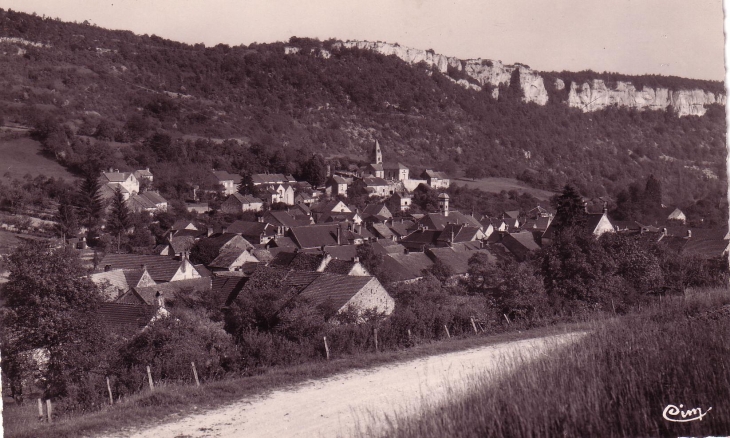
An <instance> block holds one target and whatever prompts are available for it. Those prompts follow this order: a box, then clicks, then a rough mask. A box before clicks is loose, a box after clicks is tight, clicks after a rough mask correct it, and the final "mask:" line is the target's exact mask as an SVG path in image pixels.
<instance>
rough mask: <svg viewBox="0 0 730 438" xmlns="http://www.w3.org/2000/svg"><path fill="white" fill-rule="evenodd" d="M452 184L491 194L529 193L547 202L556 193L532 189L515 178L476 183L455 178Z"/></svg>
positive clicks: (495, 178)
mask: <svg viewBox="0 0 730 438" xmlns="http://www.w3.org/2000/svg"><path fill="white" fill-rule="evenodd" d="M451 183H452V184H459V185H466V186H467V187H470V188H473V189H480V190H483V191H485V192H490V193H500V192H501V191H502V190H505V191H508V192H509V191H510V190H515V191H517V192H518V193H529V194H531V195H532V196H534V197H535V198H537V199H539V200H541V201H547V200H548V199H550V198H551V197H552V196H553V195H555V193H554V192H549V191H547V190H541V189H535V188H532V187H530V186H528V185H527V184H525V183H523V182H522V181H519V180H516V179H514V178H498V177H490V178H481V179H477V180H476V181H472V180H471V179H469V178H454V179H452V180H451Z"/></svg>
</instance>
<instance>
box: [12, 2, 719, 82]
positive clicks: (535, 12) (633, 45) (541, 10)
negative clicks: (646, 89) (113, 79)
mask: <svg viewBox="0 0 730 438" xmlns="http://www.w3.org/2000/svg"><path fill="white" fill-rule="evenodd" d="M0 7H1V8H3V9H8V8H9V9H13V10H17V11H23V12H35V13H37V14H38V15H46V16H50V17H54V18H60V19H62V20H65V21H78V22H83V21H84V20H89V21H90V22H92V23H94V24H96V25H98V26H101V27H105V28H110V29H127V30H131V31H133V32H135V33H138V34H145V33H146V34H150V35H151V34H155V35H158V36H161V37H164V38H169V39H173V40H176V41H183V42H187V43H200V42H202V43H205V44H206V45H208V46H212V45H215V44H218V43H226V44H230V45H238V44H250V43H252V42H259V43H262V42H273V41H284V40H288V39H289V37H290V36H292V35H296V36H300V37H305V36H306V37H316V38H319V39H327V38H338V39H358V40H359V39H363V40H370V41H377V40H379V41H388V42H398V43H400V44H401V45H403V46H410V47H416V48H421V49H429V48H431V49H434V50H435V51H436V52H437V53H441V54H444V55H449V56H456V57H459V58H478V57H481V58H486V59H500V60H502V61H504V62H505V63H514V62H522V63H525V64H528V65H530V66H531V67H533V68H535V69H538V70H558V71H559V70H573V71H578V70H584V69H591V70H595V71H612V72H620V73H627V74H644V73H656V74H664V75H676V76H684V77H691V78H699V79H713V80H723V79H724V77H725V68H724V49H723V47H724V46H723V45H724V37H723V10H722V0H615V1H609V0H529V1H528V0H501V1H494V0H356V1H350V0H205V1H203V0H103V1H102V0H0Z"/></svg>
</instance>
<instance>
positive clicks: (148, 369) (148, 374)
mask: <svg viewBox="0 0 730 438" xmlns="http://www.w3.org/2000/svg"><path fill="white" fill-rule="evenodd" d="M147 379H148V380H149V381H150V391H152V390H154V389H155V384H154V383H152V371H150V366H149V365H147Z"/></svg>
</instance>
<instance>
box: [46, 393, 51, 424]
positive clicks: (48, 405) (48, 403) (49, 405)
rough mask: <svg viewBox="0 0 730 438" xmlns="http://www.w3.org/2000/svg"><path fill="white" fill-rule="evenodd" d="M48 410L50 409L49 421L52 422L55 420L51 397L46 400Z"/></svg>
mask: <svg viewBox="0 0 730 438" xmlns="http://www.w3.org/2000/svg"><path fill="white" fill-rule="evenodd" d="M46 410H47V411H48V422H49V423H51V422H52V421H53V414H52V412H53V408H52V407H51V399H50V398H49V399H48V400H46Z"/></svg>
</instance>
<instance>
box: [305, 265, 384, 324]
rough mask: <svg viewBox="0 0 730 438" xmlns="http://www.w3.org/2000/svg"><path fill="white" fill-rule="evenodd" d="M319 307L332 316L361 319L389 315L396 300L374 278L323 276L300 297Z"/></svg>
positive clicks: (311, 284)
mask: <svg viewBox="0 0 730 438" xmlns="http://www.w3.org/2000/svg"><path fill="white" fill-rule="evenodd" d="M298 298H299V299H303V300H307V301H308V302H309V303H311V304H313V305H314V306H317V307H327V308H329V310H330V312H332V313H333V314H335V315H336V314H339V313H342V312H346V311H354V312H355V313H356V315H357V316H358V317H362V316H363V314H364V313H365V312H367V311H374V312H376V313H378V314H383V315H390V314H391V313H393V310H394V309H395V300H394V299H393V297H391V296H390V294H388V291H386V290H385V288H384V287H383V285H382V284H380V282H379V281H378V279H377V278H375V277H370V276H351V275H338V274H327V273H323V274H320V276H319V277H318V278H317V279H315V280H314V281H313V282H312V283H310V284H309V285H308V286H307V287H306V288H304V290H302V291H301V293H300V294H299V297H298Z"/></svg>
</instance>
